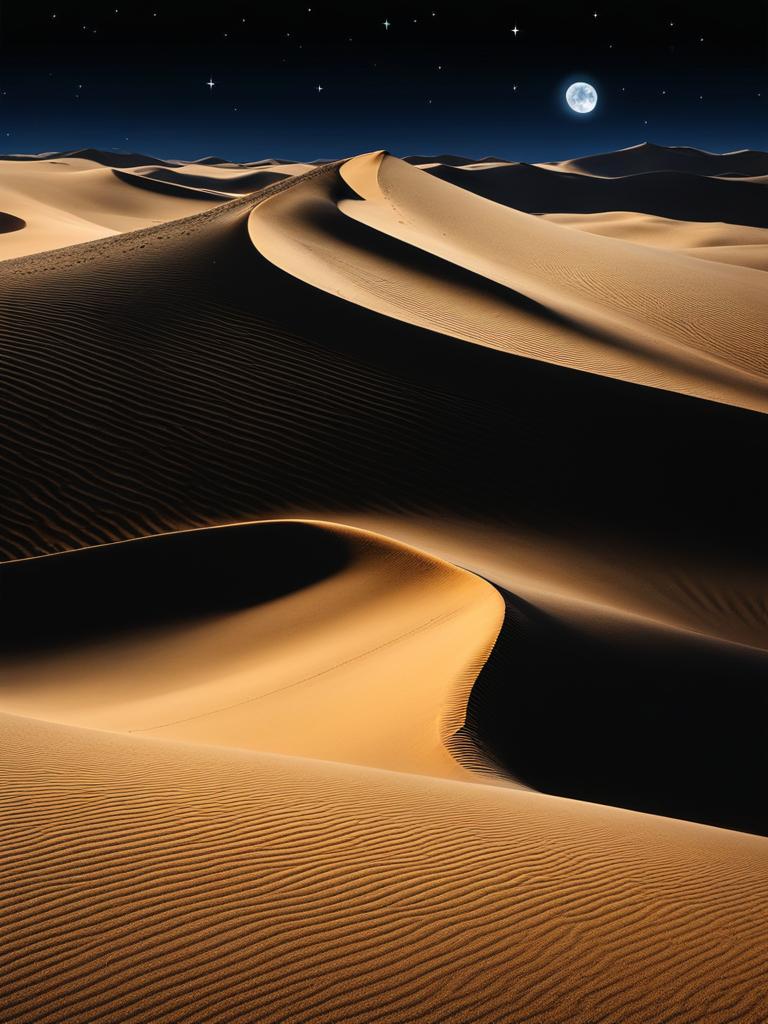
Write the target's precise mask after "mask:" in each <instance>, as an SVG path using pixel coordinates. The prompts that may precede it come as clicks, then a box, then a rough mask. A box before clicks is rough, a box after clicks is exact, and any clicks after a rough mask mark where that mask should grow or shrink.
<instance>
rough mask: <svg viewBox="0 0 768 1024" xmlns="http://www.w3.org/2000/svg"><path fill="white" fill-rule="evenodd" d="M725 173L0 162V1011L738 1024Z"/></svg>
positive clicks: (762, 944) (742, 887)
mask: <svg viewBox="0 0 768 1024" xmlns="http://www.w3.org/2000/svg"><path fill="white" fill-rule="evenodd" d="M717 156H718V155H716V154H700V153H699V154H698V155H697V151H691V150H664V149H663V148H662V147H638V148H636V150H635V149H633V150H631V151H623V153H619V154H602V155H601V156H600V157H595V158H585V159H580V160H576V161H569V162H564V163H563V164H562V165H557V166H540V167H533V168H526V167H525V165H514V164H506V163H505V162H504V161H500V160H495V159H493V158H487V159H486V160H483V161H476V160H470V159H465V158H461V157H453V156H443V157H436V158H429V157H413V158H409V159H408V160H406V161H401V160H397V159H396V158H394V157H392V156H389V155H388V154H385V153H373V154H363V155H360V156H357V157H353V158H350V159H348V160H344V161H339V162H336V163H330V164H318V165H309V164H305V165H299V164H295V165H292V164H287V163H285V162H281V161H272V160H270V161H266V162H263V163H262V162H257V163H255V164H249V165H231V164H228V163H227V162H226V161H225V160H222V159H220V158H217V157H211V158H206V159H205V160H202V161H197V162H195V163H194V164H191V163H182V162H179V161H170V160H163V161H158V160H154V159H152V158H148V157H145V156H143V155H141V154H135V155H124V156H122V157H120V156H113V155H110V154H99V153H97V152H95V151H81V152H79V153H72V154H45V155H42V156H41V157H39V158H31V157H27V158H19V159H8V160H4V161H1V162H0V195H2V196H3V197H5V198H4V199H3V201H2V202H0V208H3V209H4V210H5V212H6V214H7V218H6V219H5V220H3V221H2V224H3V225H5V232H4V233H3V234H0V255H4V256H5V260H4V261H2V262H0V328H1V329H0V353H2V360H3V369H4V372H5V377H6V380H7V381H8V388H7V393H6V399H5V402H4V405H3V410H2V413H1V414H0V415H1V416H2V426H3V431H4V434H5V439H6V442H7V443H6V445H5V446H4V447H3V448H2V449H0V458H2V464H1V465H0V470H1V471H2V474H3V479H4V480H5V482H6V487H5V491H6V494H5V498H6V500H5V502H4V503H3V506H2V512H1V513H0V523H1V528H0V552H1V553H2V557H3V558H4V562H3V564H2V565H0V584H1V585H2V590H3V596H4V598H5V602H4V621H5V624H6V629H5V631H4V634H3V637H2V640H1V641H0V730H1V731H2V740H3V742H2V758H3V775H4V785H3V787H2V790H1V791H0V792H1V794H2V808H3V824H2V828H0V850H1V851H2V856H3V862H4V864H7V865H8V867H7V869H6V875H5V879H4V880H5V885H4V887H3V895H2V904H3V923H2V925H1V926H0V927H2V930H3V937H4V940H5V942H4V944H3V947H2V951H0V957H1V958H2V961H3V972H2V978H3V980H2V983H0V990H1V992H2V999H0V1020H3V1021H9V1022H10V1021H14V1022H19V1021H24V1022H26V1021H29V1022H31V1021H57V1022H59V1021H61V1022H63V1021H67V1022H69V1021H77V1022H83V1024H85V1022H94V1021H113V1020H131V1021H134V1020H135V1021H147V1022H150V1021H151V1022H156V1021H163V1022H164V1021H169V1022H170V1021H180V1020H211V1021H225V1020H232V1021H236V1020H258V1021H267V1022H275V1024H276V1022H278V1021H279V1022H283V1021H306V1022H313V1024H314V1022H319V1021H324V1022H334V1024H335V1022H338V1024H341V1022H350V1021H355V1022H358V1021H359V1022H363V1021H365V1022H369V1021H382V1022H393V1024H394V1022H398V1024H399V1022H405V1021H415V1020H418V1021H430V1022H435V1024H438V1022H440V1024H444V1022H456V1024H459V1022H461V1024H463V1022H469V1021H475V1022H487V1024H499V1022H509V1024H519V1022H523V1021H530V1022H537V1024H539V1022H542V1024H597V1022H605V1024H614V1022H617V1021H622V1022H627V1024H667V1022H669V1021H680V1022H691V1024H692V1022H704V1021H706V1022H717V1024H725V1022H734V1024H736V1022H738V1024H762V1022H763V1021H764V1020H765V1019H766V1017H767V1016H768V986H767V985H766V982H765V962H766V951H767V949H768V946H767V940H768V926H767V925H766V921H768V915H767V914H766V910H768V838H766V836H768V821H766V818H765V814H764V810H763V808H764V788H765V783H766V776H765V765H764V755H763V751H764V735H763V732H764V727H763V723H764V721H765V712H766V697H765V685H764V681H765V678H766V671H767V670H768V643H767V642H766V636H768V633H767V631H766V625H767V620H768V608H767V606H766V601H765V578H766V568H768V566H767V565H766V563H767V562H768V557H767V555H768V553H767V552H766V548H765V543H764V511H763V504H762V502H761V501H760V500H759V479H760V471H761V467H762V465H763V463H764V454H765V444H766V440H768V437H767V436H766V434H767V428H766V421H765V409H766V401H767V400H768V381H767V380H766V365H765V346H764V339H765V336H766V327H768V298H767V296H768V292H767V291H766V289H765V286H764V280H765V278H764V267H765V264H764V258H763V255H762V250H763V249H764V248H765V246H766V244H767V243H766V240H765V238H764V234H765V226H764V225H763V226H761V225H760V224H757V223H756V222H757V221H759V220H760V219H761V214H760V207H759V206H758V205H757V204H755V203H754V201H753V199H752V198H750V197H751V196H752V195H753V193H752V192H750V191H745V188H746V187H747V186H749V187H751V188H755V189H762V188H764V184H763V183H761V182H760V181H759V180H758V179H759V177H760V176H761V175H763V174H764V173H765V171H764V167H763V164H762V163H761V160H762V155H761V154H756V153H738V154H727V155H725V156H723V158H722V159H716V157H717ZM62 161H63V162H62ZM521 168H522V170H521ZM659 174H661V175H671V176H672V177H670V178H669V179H668V181H667V185H665V186H664V189H662V190H660V191H659V190H657V191H656V192H654V189H653V188H652V187H651V186H650V185H649V186H648V187H647V188H646V186H644V185H641V186H640V187H638V186H637V180H636V179H643V178H645V177H647V176H653V175H659ZM450 175H455V176H456V177H457V178H458V176H462V177H461V178H460V179H459V180H461V182H462V183H463V184H465V187H463V188H458V187H457V186H456V184H453V183H452V179H451V180H447V178H448V177H449V176H450ZM487 175H490V176H491V177H490V178H488V179H486V178H485V176H487ZM541 175H546V176H548V177H546V178H545V179H541V177H540V176H541ZM526 176H527V177H526ZM691 178H695V179H696V180H697V181H702V182H703V183H704V185H703V187H702V188H698V186H696V187H695V188H696V191H695V197H696V198H695V203H693V202H692V200H691V198H690V195H691V188H690V180H691ZM529 179H530V180H546V181H550V180H557V181H559V182H561V184H560V185H559V186H556V187H557V188H563V189H566V190H568V194H569V195H570V196H571V198H572V200H573V201H572V203H571V204H570V205H569V206H568V205H566V206H563V205H562V204H560V203H558V202H553V203H550V202H549V201H547V196H549V197H550V198H551V197H554V198H555V199H556V198H557V197H558V196H560V195H565V194H566V193H565V192H562V193H561V192H555V191H553V192H551V193H546V192H543V193H539V194H540V195H544V201H543V205H544V207H545V208H542V209H535V210H530V209H527V207H529V206H530V205H531V204H530V202H528V201H527V199H526V196H528V197H530V195H532V194H533V193H530V192H527V191H526V189H527V188H528V186H527V185H526V184H525V182H526V181H527V180H529ZM572 180H580V181H584V182H586V184H587V186H588V188H589V189H590V191H589V193H586V192H576V191H575V190H574V189H573V188H572V184H571V183H572ZM488 181H491V182H493V181H495V182H496V184H495V185H494V189H499V190H503V191H504V195H503V196H502V195H501V194H499V195H498V196H497V197H496V199H497V201H491V199H490V198H487V197H486V196H485V195H484V194H483V193H484V191H487V182H488ZM484 182H485V183H484ZM713 182H714V189H713V188H712V187H711V183H713ZM521 183H522V184H521ZM554 188H555V186H553V189H554ZM616 188H619V189H620V190H621V195H622V196H623V197H624V198H625V199H627V198H628V199H629V200H630V202H629V204H628V205H620V206H612V205H610V204H611V202H612V200H613V197H614V196H615V195H617V194H618V193H617V192H616V191H615V190H616ZM728 188H733V189H734V190H736V191H734V192H731V193H727V194H728V195H729V196H731V197H732V198H729V199H727V200H723V202H722V204H721V203H720V199H719V198H718V197H721V196H723V195H725V194H726V193H724V192H723V189H728ZM662 192H663V194H664V203H663V205H664V209H654V210H649V209H647V208H646V207H647V206H648V203H647V202H646V201H645V197H646V196H647V195H659V194H661V193H662ZM585 196H586V197H587V199H588V200H589V201H588V202H582V201H581V200H583V199H584V197H585ZM593 196H599V197H602V198H601V201H600V202H599V203H597V204H596V203H595V202H593V200H592V198H591V197H593ZM675 197H676V198H675ZM518 198H519V202H518ZM6 200H7V201H6ZM706 203H709V204H710V205H709V206H708V207H707V208H706V209H704V206H705V204H706ZM24 204H27V205H26V206H25V205H24ZM697 204H698V205H697ZM595 205H597V206H598V209H594V208H593V207H594V206H595ZM694 206H696V209H695V210H694V209H693V207H694ZM574 207H575V208H574ZM741 210H745V211H746V214H745V215H744V216H743V219H741V220H739V219H731V218H733V217H734V215H735V213H736V212H737V211H741ZM33 212H34V216H33ZM702 212H704V213H705V214H706V216H701V213H702ZM693 213H696V216H695V217H694V216H689V214H693ZM8 218H18V219H20V220H24V221H25V223H26V225H27V226H25V227H20V226H18V225H16V224H15V221H13V220H12V219H8ZM75 226H77V231H79V232H82V233H83V234H81V236H79V237H78V236H75V235H72V234H69V233H68V232H70V231H74V229H75ZM89 231H92V232H94V234H90V235H88V234H87V232H89ZM86 236H87V237H86ZM16 240H18V241H16ZM22 242H23V244H22ZM75 242H78V243H80V244H72V243H75ZM6 243H7V247H6V248H3V247H4V246H6ZM16 245H22V247H21V248H20V249H16V248H14V246H16ZM24 246H29V248H25V247H24ZM35 250H37V251H35ZM27 253H29V255H26V254H27Z"/></svg>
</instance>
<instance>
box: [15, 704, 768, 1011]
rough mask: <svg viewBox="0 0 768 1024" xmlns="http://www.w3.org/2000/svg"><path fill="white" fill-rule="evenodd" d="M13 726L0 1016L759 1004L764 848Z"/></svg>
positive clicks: (512, 803) (519, 804)
mask: <svg viewBox="0 0 768 1024" xmlns="http://www.w3.org/2000/svg"><path fill="white" fill-rule="evenodd" d="M0 723H1V728H2V744H1V747H2V758H3V762H4V764H3V773H4V778H5V785H4V786H3V789H2V796H1V797H0V799H2V805H3V809H4V811H5V812H6V814H7V817H6V818H5V821H4V825H3V829H2V833H1V835H2V839H0V844H1V848H2V854H3V861H4V864H5V865H6V869H5V878H4V885H3V891H2V896H1V897H0V900H2V903H3V923H2V928H3V930H4V932H5V934H6V936H7V937H10V938H11V939H12V942H11V943H10V944H5V945H4V946H3V949H2V951H1V952H0V957H2V960H3V975H2V977H3V982H2V985H3V990H4V991H3V997H4V998H3V1000H2V1003H1V1004H0V1020H4V1021H32V1020H35V1021H40V1022H54V1021H56V1022H59V1021H77V1022H85V1021H96V1020H99V1021H101V1020H128V1019H130V1020H131V1021H137V1022H140V1021H145V1022H147V1024H149V1022H152V1024H154V1022H158V1021H163V1022H165V1021H178V1020H190V1019H194V1020H210V1021H242V1020H259V1021H265V1022H266V1021H269V1022H273V1021H274V1022H277V1021H286V1020H291V1021H297V1022H299V1021H301V1022H313V1024H314V1022H317V1021H325V1022H339V1024H341V1022H342V1021H345V1022H349V1021H356V1022H358V1021H359V1022H363V1021H365V1022H366V1024H370V1022H375V1021H380V1022H394V1021H398V1022H400V1021H412V1020H419V1021H428V1022H434V1024H444V1022H452V1024H466V1022H468V1021H475V1022H488V1024H498V1022H500V1021H509V1022H515V1024H519V1022H520V1021H536V1022H541V1024H555V1022H556V1024H595V1022H598V1021H604V1022H606V1024H607V1022H614V1021H618V1020H621V1021H622V1022H626V1024H640V1022H642V1024H648V1022H654V1024H662V1022H664V1024H666V1022H668V1021H672V1020H679V1021H690V1022H692V1021H708V1022H713V1024H715V1022H717V1024H725V1022H733V1024H737V1022H738V1024H759V1022H762V1021H763V1020H764V1019H765V1009H766V992H765V986H764V975H763V971H762V965H763V959H764V958H763V953H764V948H765V947H764V943H765V927H766V925H765V922H766V919H767V916H768V915H767V912H768V899H767V897H768V892H767V891H766V877H767V876H766V856H767V855H768V843H767V842H766V841H765V840H762V839H757V838H754V837H751V836H746V835H737V834H734V833H728V832H723V831H719V830H713V829H704V828H701V827H699V826H695V825H690V824H687V823H684V822H674V821H669V820H665V819H658V818H656V819H655V818H649V817H645V816H642V815H633V814H629V813H627V812H622V811H617V810H613V809H611V808H600V807H595V806H590V805H584V804H578V803H573V802H570V801H564V800H558V799H555V798H551V797H544V796H540V795H538V794H527V793H523V792H515V791H513V790H500V789H497V788H490V787H485V786H474V785H467V784H463V783H457V782H449V781H445V780H438V779H429V780H427V779H424V778H423V777H417V776H412V775H406V774H401V773H391V772H381V771H375V770H372V769H364V768H352V767H347V766H343V765H333V764H328V763H324V762H321V761H308V760H303V759H298V758H295V759H294V758H282V757H277V756H274V755H272V756H269V755H261V754H253V753H248V752H239V751H226V750H220V749H215V748H201V747H193V746H186V745H180V744H172V743H166V742H162V741H157V740H146V739H141V738H135V737H134V738H126V737H122V736H115V735H110V734H107V733H102V732H88V731H83V730H80V729H77V728H73V727H65V726H60V725H50V724H45V723H40V722H33V721H30V720H27V719H23V718H15V717H12V716H2V717H1V718H0ZM52 751H55V758H53V757H52V756H51V752H52Z"/></svg>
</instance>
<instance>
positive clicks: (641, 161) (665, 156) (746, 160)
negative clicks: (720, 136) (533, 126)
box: [545, 142, 768, 178]
mask: <svg viewBox="0 0 768 1024" xmlns="http://www.w3.org/2000/svg"><path fill="white" fill-rule="evenodd" d="M545 166H556V167H560V168H563V169H564V170H568V171H577V172H579V173H581V174H596V175H600V176H605V177H607V178H620V177H624V176H625V175H628V174H644V173H647V172H649V171H683V172H685V173H687V174H699V175H701V174H704V175H710V176H718V177H722V176H725V177H743V178H748V177H752V176H755V175H762V174H768V153H761V152H759V151H758V150H754V149H740V150H737V151H735V152H733V153H708V152H706V151H705V150H701V149H692V148H691V147H690V146H657V145H655V144H654V143H652V142H642V143H640V145H639V146H630V147H629V148H628V149H621V150H618V151H616V152H612V153H595V154H593V155H591V156H585V157H578V158H577V159H575V160H563V161H561V162H560V163H558V164H554V165H545Z"/></svg>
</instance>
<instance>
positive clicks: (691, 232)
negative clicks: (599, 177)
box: [542, 211, 768, 270]
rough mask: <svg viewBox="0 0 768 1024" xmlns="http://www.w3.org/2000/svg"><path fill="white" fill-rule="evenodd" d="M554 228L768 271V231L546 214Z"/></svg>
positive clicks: (629, 216) (623, 216)
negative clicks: (557, 225) (569, 229)
mask: <svg viewBox="0 0 768 1024" xmlns="http://www.w3.org/2000/svg"><path fill="white" fill-rule="evenodd" d="M542 216H543V217H544V218H545V219H546V220H549V221H552V222H553V223H555V224H565V225H566V226H567V227H571V228H577V229H578V230H580V231H588V232H590V233H591V234H595V235H605V236H606V237H609V238H620V239H622V240H623V241H625V242H635V243H636V244H638V245H650V246H653V247H654V248H658V249H674V250H676V251H677V252H681V253H684V254H686V255H688V256H696V257H698V258H699V259H705V260H715V261H716V262H718V263H735V264H737V265H738V266H741V267H753V268H754V269H756V270H768V231H767V230H765V229H764V228H750V227H745V226H743V225H740V224H725V223H719V224H718V223H711V222H710V223H695V222H691V221H684V220H670V219H669V218H667V217H650V216H648V215H647V214H642V213H628V212H627V211H613V212H611V213H585V214H578V213H547V214H542Z"/></svg>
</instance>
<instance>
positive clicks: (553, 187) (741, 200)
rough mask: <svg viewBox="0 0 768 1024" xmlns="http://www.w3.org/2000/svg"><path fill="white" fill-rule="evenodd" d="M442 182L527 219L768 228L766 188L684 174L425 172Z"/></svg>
mask: <svg viewBox="0 0 768 1024" xmlns="http://www.w3.org/2000/svg"><path fill="white" fill-rule="evenodd" d="M425 171H426V172H427V174H431V175H433V176H434V177H436V178H440V179H441V180H442V181H447V182H450V183H451V184H452V185H459V186H460V187H461V188H464V189H466V190H467V191H469V192H473V193H475V194H476V195H479V196H483V197H484V198H485V199H491V200H493V202H495V203H502V204H504V205H505V206H511V207H514V209H516V210H522V211H524V212H525V213H602V212H609V211H613V210H631V211H634V212H637V213H649V214H652V215H654V216H657V217H671V218H674V219H677V220H693V221H709V220H712V221H727V222H729V223H732V224H747V225H752V226H753V227H761V228H765V227H768V212H767V211H766V195H765V188H764V185H763V184H761V183H760V182H757V181H752V180H748V179H745V180H739V179H738V178H732V179H730V178H729V179H726V178H717V177H707V176H705V175H700V174H694V173H689V172H685V171H673V170H664V171H646V172H638V173H637V174H631V175H625V176H623V177H617V178H595V177H593V176H591V175H587V174H580V173H576V172H571V171H569V170H556V169H554V168H549V167H545V166H541V165H535V164H499V165H491V166H489V167H482V168H481V167H472V168H464V167H452V166H446V165H444V164H436V165H434V166H430V167H426V168H425Z"/></svg>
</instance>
